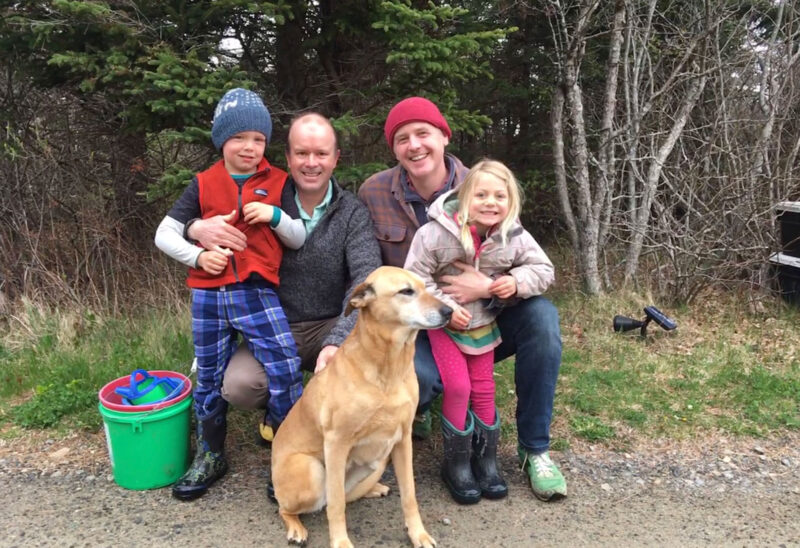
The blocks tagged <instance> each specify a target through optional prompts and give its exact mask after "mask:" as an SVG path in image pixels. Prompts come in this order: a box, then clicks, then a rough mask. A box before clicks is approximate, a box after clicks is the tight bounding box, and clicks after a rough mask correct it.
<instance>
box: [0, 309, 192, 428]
mask: <svg viewBox="0 0 800 548" xmlns="http://www.w3.org/2000/svg"><path fill="white" fill-rule="evenodd" d="M32 316H33V317H32ZM26 319H27V321H26V324H25V325H24V326H23V327H24V328H25V329H24V331H25V332H27V334H28V336H27V338H24V337H19V336H18V337H14V335H19V334H20V330H22V329H21V328H18V331H16V332H15V331H14V329H13V328H14V326H11V328H12V329H11V333H10V334H9V336H7V337H6V339H7V340H5V341H3V343H2V345H0V356H2V360H3V364H4V366H3V368H2V369H1V370H0V421H10V422H12V423H14V424H17V425H19V426H22V427H27V428H51V427H55V428H61V429H72V428H85V429H95V428H98V427H99V426H100V425H101V418H100V414H99V412H98V411H97V403H98V391H99V390H100V388H102V387H103V385H105V384H106V383H108V382H110V381H112V380H114V379H116V378H119V377H122V376H125V375H129V374H130V373H131V372H132V371H133V370H134V369H137V368H141V369H147V370H155V369H169V370H173V371H179V372H182V373H184V374H186V373H188V370H189V365H190V364H191V356H192V344H191V333H190V331H189V325H188V324H189V322H188V318H180V319H175V318H174V317H172V316H168V315H166V314H163V315H153V316H150V317H147V318H144V319H139V320H136V321H134V320H131V319H107V320H103V321H99V320H97V319H96V318H94V317H89V318H85V317H77V319H76V317H75V316H74V315H73V316H68V317H67V319H68V321H65V316H62V315H60V314H59V313H58V312H51V313H50V315H41V314H39V315H38V316H37V314H36V313H32V314H31V313H29V315H28V317H27V318H26ZM75 322H77V323H79V324H80V325H79V329H75V328H74V323H75ZM65 325H68V326H69V327H65Z"/></svg>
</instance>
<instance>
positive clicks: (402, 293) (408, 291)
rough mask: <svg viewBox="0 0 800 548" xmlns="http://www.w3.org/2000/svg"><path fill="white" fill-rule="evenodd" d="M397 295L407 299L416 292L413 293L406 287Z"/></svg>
mask: <svg viewBox="0 0 800 548" xmlns="http://www.w3.org/2000/svg"><path fill="white" fill-rule="evenodd" d="M397 293H398V294H400V295H406V296H408V297H413V296H414V295H415V294H416V291H414V290H413V289H411V288H410V287H406V288H405V289H401V290H400V291H398V292H397Z"/></svg>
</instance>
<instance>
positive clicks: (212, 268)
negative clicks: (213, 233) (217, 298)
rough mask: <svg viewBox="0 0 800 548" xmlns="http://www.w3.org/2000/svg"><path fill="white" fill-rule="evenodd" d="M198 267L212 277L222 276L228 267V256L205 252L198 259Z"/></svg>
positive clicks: (215, 252)
mask: <svg viewBox="0 0 800 548" xmlns="http://www.w3.org/2000/svg"><path fill="white" fill-rule="evenodd" d="M197 266H199V267H200V268H202V269H203V270H204V271H206V272H208V273H209V274H211V275H212V276H216V275H217V274H220V273H221V272H222V271H223V270H225V267H226V266H228V256H227V255H225V254H224V253H220V252H219V251H208V250H206V251H203V252H201V253H200V256H199V257H197Z"/></svg>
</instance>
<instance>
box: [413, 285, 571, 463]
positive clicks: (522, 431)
mask: <svg viewBox="0 0 800 548" xmlns="http://www.w3.org/2000/svg"><path fill="white" fill-rule="evenodd" d="M497 324H498V325H499V326H500V333H501V334H502V336H503V342H502V344H500V346H498V347H497V348H495V351H494V358H495V362H498V361H500V360H503V359H505V358H507V357H509V356H512V355H515V354H516V361H515V364H514V382H515V383H516V390H517V414H516V417H517V436H518V440H519V444H520V445H521V446H522V447H524V448H525V449H527V450H528V451H530V452H531V453H541V452H543V451H547V450H548V449H549V448H550V421H551V419H552V417H553V399H554V397H555V392H556V381H557V380H558V370H559V368H560V367H561V330H560V328H559V320H558V310H557V309H556V307H555V306H554V305H553V303H551V302H550V301H549V300H547V299H546V298H545V297H531V298H530V299H524V300H522V301H520V302H519V303H517V304H516V305H514V306H511V307H508V308H506V309H505V310H503V312H502V313H501V314H500V315H499V316H498V317H497ZM414 369H415V370H416V373H417V382H419V411H420V412H421V411H427V410H428V408H429V407H430V405H431V402H432V401H433V400H434V398H435V397H436V396H438V395H439V394H441V393H442V380H441V378H440V377H439V369H438V368H437V367H436V362H435V361H434V360H433V354H432V353H431V343H430V341H429V340H428V334H427V333H426V332H425V331H421V332H420V333H419V335H418V336H417V346H416V352H415V354H414Z"/></svg>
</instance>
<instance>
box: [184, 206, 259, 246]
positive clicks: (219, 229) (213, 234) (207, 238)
mask: <svg viewBox="0 0 800 548" xmlns="http://www.w3.org/2000/svg"><path fill="white" fill-rule="evenodd" d="M234 219H236V210H235V209H234V210H233V211H231V212H230V213H228V214H227V215H215V216H214V217H209V218H208V219H201V220H199V221H197V222H195V223H193V224H192V225H191V226H190V227H189V231H188V236H189V237H190V238H191V239H193V240H195V241H198V242H200V245H202V246H203V247H204V248H206V249H208V250H209V251H216V252H217V253H222V254H225V255H230V254H231V253H232V251H231V249H233V250H235V251H242V250H244V248H245V247H247V237H246V236H245V235H244V233H243V232H242V231H241V230H239V229H238V228H236V227H234V226H232V225H231V224H230V223H232V222H233V221H234Z"/></svg>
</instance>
